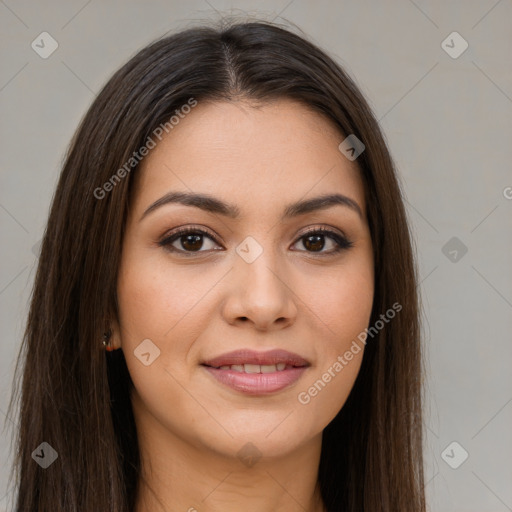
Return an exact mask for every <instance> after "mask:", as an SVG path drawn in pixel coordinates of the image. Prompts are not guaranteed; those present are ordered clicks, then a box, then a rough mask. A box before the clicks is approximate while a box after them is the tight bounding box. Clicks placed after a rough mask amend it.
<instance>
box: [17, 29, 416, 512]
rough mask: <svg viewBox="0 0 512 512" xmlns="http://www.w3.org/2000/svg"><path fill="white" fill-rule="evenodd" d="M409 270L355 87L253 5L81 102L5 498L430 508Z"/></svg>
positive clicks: (43, 505) (375, 133)
mask: <svg viewBox="0 0 512 512" xmlns="http://www.w3.org/2000/svg"><path fill="white" fill-rule="evenodd" d="M416 286H417V270H416V265H415V261H414V257H413V251H412V247H411V236H410V233H409V229H408V225H407V219H406V214H405V210H404V205H403V200H402V197H401V192H400V187H399V184H398V181H397V177H396V175H395V171H394V168H393V163H392V160H391V158H390V155H389V152H388V150H387V148H386V144H385V142H384V139H383V136H382V134H381V132H380V129H379V126H378V124H377V122H376V120H375V118H374V116H373V114H372V113H371V111H370V109H369V107H368V105H367V103H366V101H365V99H364V98H363V96H362V95H361V93H360V92H359V90H358V89H357V87H356V86H355V84H354V83H353V81H352V80H351V79H350V78H349V77H348V76H347V74H346V73H345V72H344V71H343V70H342V69H341V68H340V66H339V65H337V64H336V63H335V62H334V61H333V60H332V59H331V58H330V57H328V56H327V55H326V54H325V53H324V52H323V51H321V50H320V49H319V48H317V47H316V46H314V45H312V44H311V43H309V42H308V41H306V40H305V39H303V38H301V37H299V36H297V35H294V34H293V33H291V32H289V31H287V30H284V29H282V28H279V27H277V26H274V25H272V24H269V23H264V22H253V23H245V24H237V25H232V26H229V27H227V28H221V29H219V30H216V29H213V28H205V27H200V28H194V29H189V30H186V31H183V32H181V33H178V34H175V35H173V36H170V37H167V38H164V39H161V40H159V41H157V42H155V43H153V44H151V45H150V46H148V47H146V48H144V49H143V50H141V51H140V52H139V53H138V54H137V55H135V56H134V57H133V58H132V59H131V60H130V61H129V62H128V63H127V64H125V65H124V66H123V67H122V68H121V69H120V70H119V71H117V72H116V73H115V74H114V76H113V77H112V78H111V79H110V80H109V82H108V83H107V84H106V86H105V87H104V89H103V90H102V91H101V92H100V94H99V95H98V96H97V98H96V99H95V101H94V103H93V105H92V106H91V107H90V109H89V111H88V112H87V114H86V115H85V117H84V119H83V121H82V122H81V125H80V127H79V128H78V130H77V132H76V135H75V137H74V139H73V141H72V144H71V146H70V150H69V153H68V156H67V159H66V162H65V164H64V168H63V170H62V174H61V177H60V180H59V183H58V185H57V190H56V192H55V196H54V198H53V204H52V207H51V211H50V215H49V220H48V225H47V229H46V232H45V236H44V239H43V243H42V249H41V255H40V259H39V266H38V270H37V275H36V279H35V284H34V290H33V297H32V302H31V307H30V313H29V317H28V322H27V327H26V333H25V337H24V343H23V349H22V352H21V353H20V364H21V363H22V364H23V366H20V368H22V372H23V374H22V384H21V388H20V395H19V399H20V429H19V435H18V439H17V443H18V454H17V461H16V462H17V465H16V470H17V471H16V478H17V482H18V493H17V504H16V510H17V511H19V512H21V511H27V512H28V511H31V512H32V511H35V510H37V511H47V510H48V511H49V510H52V511H53V512H55V511H62V512H64V511H65V512H71V511H81V512H84V511H86V512H97V511H98V510H101V511H107V510H109V511H110V510H112V511H135V512H148V511H171V510H172V511H175V510H189V511H193V510H197V511H203V510H204V511H210V510H211V511H213V510H222V511H230V510H237V511H238V510H259V511H274V510H286V511H303V510H307V511H308V512H320V511H341V510H343V511H354V512H355V511H356V510H357V511H360V510H365V511H370V512H374V511H389V512H396V511H404V512H405V511H407V512H410V511H415V512H423V511H424V510H425V503H424V491H423V466H422V450H421V446H422V420H421V393H422V390H421V366H422V365H421V351H420V327H419V300H418V297H417V289H416Z"/></svg>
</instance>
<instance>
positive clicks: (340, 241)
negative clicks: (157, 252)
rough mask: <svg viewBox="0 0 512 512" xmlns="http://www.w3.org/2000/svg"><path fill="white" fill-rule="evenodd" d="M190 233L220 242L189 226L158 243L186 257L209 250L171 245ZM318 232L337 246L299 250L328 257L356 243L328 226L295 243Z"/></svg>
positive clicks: (204, 231) (303, 235) (317, 229)
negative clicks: (318, 249)
mask: <svg viewBox="0 0 512 512" xmlns="http://www.w3.org/2000/svg"><path fill="white" fill-rule="evenodd" d="M188 234H195V235H201V236H207V237H208V238H210V239H211V240H212V241H214V242H215V243H216V244H218V243H217V241H216V240H215V237H214V235H213V234H212V233H210V232H209V231H206V230H204V229H200V228H194V227H187V228H183V229H180V230H178V231H176V232H174V233H171V234H170V235H169V236H166V237H165V238H163V239H162V240H160V241H159V242H158V245H159V246H161V247H164V248H165V250H166V251H169V252H171V253H177V254H180V255H183V256H185V257H194V256H195V255H196V254H198V253H201V252H208V251H201V250H199V251H184V250H182V249H177V248H176V247H172V246H171V244H172V243H173V242H175V241H176V240H179V239H180V238H181V237H182V236H185V235H188ZM318 234H320V235H327V236H328V237H329V238H331V239H332V240H334V242H335V243H336V248H335V249H333V250H331V251H329V252H315V251H307V250H306V251H299V252H308V253H310V254H318V255H320V256H321V257H327V256H332V255H335V254H338V253H339V252H341V251H343V250H347V249H350V248H351V247H353V245H354V243H353V242H351V241H350V240H348V239H347V238H345V237H344V236H341V235H339V234H338V233H336V232H335V231H331V230H330V229H326V228H315V229H312V230H309V231H307V232H306V233H303V234H302V235H301V236H300V237H299V238H298V239H297V241H296V242H295V243H297V242H299V241H300V240H302V239H304V238H307V237H308V236H312V235H318ZM294 245H295V244H294Z"/></svg>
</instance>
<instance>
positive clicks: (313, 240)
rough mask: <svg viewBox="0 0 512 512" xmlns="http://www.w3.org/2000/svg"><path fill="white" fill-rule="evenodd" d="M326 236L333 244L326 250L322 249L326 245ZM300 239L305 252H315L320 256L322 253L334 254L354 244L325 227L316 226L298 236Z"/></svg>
mask: <svg viewBox="0 0 512 512" xmlns="http://www.w3.org/2000/svg"><path fill="white" fill-rule="evenodd" d="M326 238H328V239H330V240H331V245H334V248H333V249H331V250H328V251H323V249H324V247H325V245H326V243H325V239H326ZM300 240H302V245H303V246H304V247H305V248H306V252H313V253H315V252H316V253H319V254H321V255H322V256H323V255H324V254H325V255H330V254H336V253H338V252H340V251H342V250H344V249H349V248H350V247H352V246H353V245H354V244H353V242H351V241H350V240H347V239H346V238H345V237H344V236H342V235H340V234H338V233H336V232H335V231H331V230H330V229H325V228H317V229H314V230H312V231H309V232H307V233H306V234H304V235H302V236H301V237H300V238H299V241H300Z"/></svg>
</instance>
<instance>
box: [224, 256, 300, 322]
mask: <svg viewBox="0 0 512 512" xmlns="http://www.w3.org/2000/svg"><path fill="white" fill-rule="evenodd" d="M270 253H271V251H263V253H262V254H261V255H260V256H259V257H258V258H257V259H256V260H255V261H253V262H252V263H248V262H246V261H244V259H243V258H240V257H238V256H237V257H236V258H235V264H234V268H233V271H232V272H230V274H231V276H230V278H229V285H228V292H227V293H228V296H227V299H226V301H225V303H224V307H223V315H224V317H225V319H226V321H227V322H228V323H230V324H232V325H234V324H244V323H245V324H250V325H251V326H252V327H253V328H254V329H256V330H260V331H268V330H274V329H282V328H284V327H287V326H289V325H291V324H293V323H294V322H295V318H296V316H297V303H296V301H297V300H298V298H297V297H296V295H295V294H294V292H293V291H292V288H293V286H292V283H289V282H287V281H288V280H289V279H288V280H287V273H286V272H285V271H284V270H283V266H282V265H281V266H279V265H277V264H276V260H275V258H273V257H272V255H271V254H270Z"/></svg>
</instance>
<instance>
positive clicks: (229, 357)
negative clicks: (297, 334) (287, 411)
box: [201, 350, 311, 395]
mask: <svg viewBox="0 0 512 512" xmlns="http://www.w3.org/2000/svg"><path fill="white" fill-rule="evenodd" d="M201 366H203V367H204V368H205V369H206V370H207V372H208V373H209V374H210V375H211V376H213V377H214V378H215V380H216V381H218V382H220V383H221V384H223V385H225V386H228V387H230V388H231V389H234V390H235V391H239V392H242V393H244V394H249V395H266V394H269V393H275V392H277V391H281V390H283V389H285V388H287V387H289V386H291V385H292V384H294V383H295V382H297V380H298V379H299V378H300V377H301V376H302V374H303V373H304V371H305V370H306V369H307V368H308V367H309V366H311V365H310V363H309V362H308V361H307V360H306V359H304V358H302V357H301V356H299V355H298V354H294V353H292V352H288V351H285V350H271V351H268V352H255V351H252V350H238V351H235V352H230V353H228V354H223V355H221V356H218V357H215V358H213V359H209V360H207V361H204V362H203V363H201Z"/></svg>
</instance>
